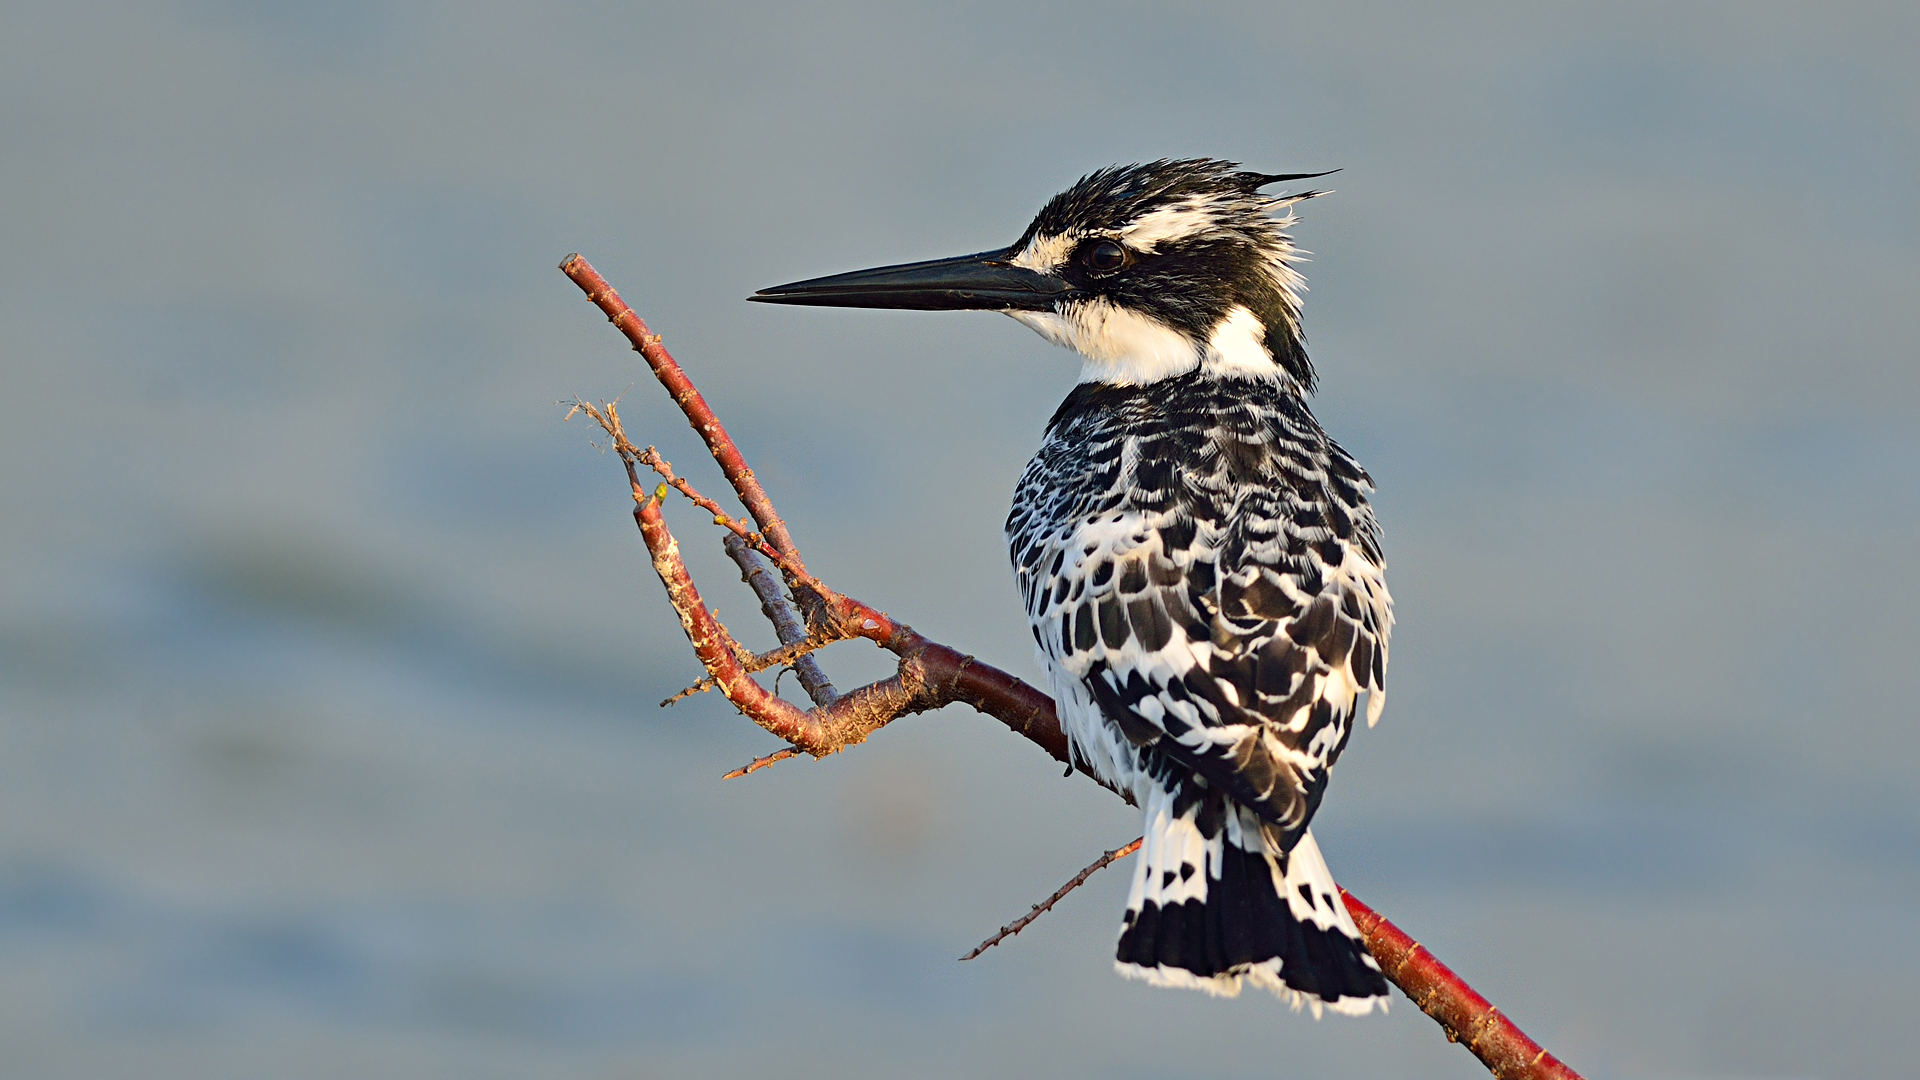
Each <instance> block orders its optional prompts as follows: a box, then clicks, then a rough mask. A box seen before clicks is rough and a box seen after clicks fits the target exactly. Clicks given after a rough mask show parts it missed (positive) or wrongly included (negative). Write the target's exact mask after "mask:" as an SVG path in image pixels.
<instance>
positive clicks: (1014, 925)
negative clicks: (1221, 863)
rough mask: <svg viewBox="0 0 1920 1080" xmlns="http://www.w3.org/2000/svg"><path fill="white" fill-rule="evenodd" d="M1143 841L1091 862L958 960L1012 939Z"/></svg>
mask: <svg viewBox="0 0 1920 1080" xmlns="http://www.w3.org/2000/svg"><path fill="white" fill-rule="evenodd" d="M1145 839H1146V837H1144V836H1143V837H1141V838H1140V840H1135V841H1134V842H1133V843H1131V844H1127V845H1124V846H1122V847H1117V848H1114V849H1113V850H1112V851H1109V852H1107V853H1106V854H1105V855H1102V856H1100V857H1099V858H1097V859H1095V860H1093V865H1092V866H1089V867H1087V868H1086V869H1085V870H1082V871H1080V872H1079V873H1077V874H1075V875H1073V879H1072V880H1071V881H1069V882H1067V883H1066V884H1065V885H1062V886H1060V889H1059V891H1058V892H1055V893H1054V894H1053V895H1052V896H1049V897H1047V898H1046V899H1045V900H1042V901H1040V902H1039V903H1037V904H1035V905H1033V910H1032V911H1029V912H1027V913H1026V914H1025V915H1022V916H1020V917H1019V918H1017V919H1015V920H1013V921H1012V922H1010V923H1008V924H1007V925H1005V926H1003V927H1001V928H1000V932H999V933H997V934H995V935H993V936H992V937H990V938H988V939H987V940H985V941H983V942H981V943H980V944H979V945H978V946H976V947H975V948H974V950H973V951H972V952H970V953H968V954H967V955H965V956H963V957H961V958H960V960H961V962H962V963H965V962H966V961H968V960H971V959H973V958H974V957H976V956H979V955H980V954H981V953H983V952H986V951H987V950H988V949H991V948H993V947H994V946H995V945H998V944H1000V943H1001V942H1002V941H1005V940H1006V939H1008V938H1010V937H1012V936H1013V935H1015V934H1017V933H1019V932H1020V931H1022V930H1025V929H1026V928H1027V927H1028V926H1031V925H1032V924H1033V920H1035V919H1037V918H1039V917H1040V916H1042V915H1045V914H1046V913H1047V912H1049V911H1051V910H1053V905H1055V904H1057V903H1059V902H1060V901H1061V899H1063V898H1064V897H1065V896H1066V895H1067V894H1068V893H1070V892H1072V891H1073V890H1075V889H1077V888H1079V887H1080V886H1082V885H1085V884H1086V883H1087V879H1088V878H1090V877H1092V876H1093V875H1094V873H1095V872H1097V871H1100V870H1104V869H1106V868H1107V867H1108V866H1110V865H1112V864H1113V863H1114V862H1116V861H1118V860H1120V859H1124V858H1126V857H1127V856H1129V855H1131V854H1133V853H1134V852H1136V851H1139V850H1140V842H1141V840H1145Z"/></svg>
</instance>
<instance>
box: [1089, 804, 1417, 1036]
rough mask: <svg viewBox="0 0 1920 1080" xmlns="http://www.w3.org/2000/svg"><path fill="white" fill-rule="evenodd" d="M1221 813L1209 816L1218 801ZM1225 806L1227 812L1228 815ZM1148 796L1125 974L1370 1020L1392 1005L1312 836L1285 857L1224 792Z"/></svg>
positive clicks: (1124, 950) (1122, 963) (1126, 934)
mask: <svg viewBox="0 0 1920 1080" xmlns="http://www.w3.org/2000/svg"><path fill="white" fill-rule="evenodd" d="M1209 803H1211V804H1212V812H1211V813H1209V812H1208V804H1209ZM1222 804H1224V812H1221V808H1222ZM1175 806H1176V797H1175V795H1174V793H1172V792H1167V791H1155V792H1153V794H1152V795H1150V796H1149V797H1148V802H1147V815H1146V816H1147V824H1146V837H1145V843H1143V844H1142V845H1141V847H1140V854H1139V855H1137V856H1135V860H1134V868H1133V891H1132V893H1131V894H1129V896H1128V897H1127V914H1126V918H1125V920H1124V921H1123V922H1122V924H1121V929H1120V948H1119V956H1118V958H1117V959H1116V960H1115V961H1114V967H1115V969H1116V970H1118V971H1119V972H1120V974H1122V975H1125V976H1127V977H1128V978H1134V979H1143V980H1145V981H1147V982H1149V983H1152V984H1153V985H1155V986H1178V987H1185V988H1187V989H1191V990H1204V991H1206V992H1207V993H1209V994H1216V995H1223V996H1226V997H1232V996H1234V995H1237V994H1238V993H1240V987H1241V985H1242V984H1243V983H1251V984H1253V985H1254V986H1258V987H1262V988H1264V989H1267V990H1270V991H1272V992H1273V993H1274V994H1275V995H1276V996H1278V997H1280V998H1281V999H1283V1000H1286V1001H1288V1002H1289V1003H1290V1004H1292V1005H1293V1007H1294V1008H1295V1009H1298V1008H1300V1007H1301V1006H1302V1005H1305V1006H1307V1007H1309V1008H1311V1009H1312V1010H1313V1014H1314V1016H1316V1017H1317V1016H1319V1015H1320V1011H1321V1010H1322V1009H1332V1010H1333V1011H1335V1012H1339V1013H1346V1014H1348V1015H1351V1016H1360V1015H1364V1014H1366V1013H1368V1012H1370V1011H1372V1009H1373V1007H1374V1005H1375V1004H1376V1003H1377V1004H1378V1005H1379V1006H1380V1008H1381V1010H1382V1011H1383V1012H1384V1011H1385V1010H1386V1007H1387V982H1386V979H1385V978H1383V977H1382V976H1381V974H1380V966H1379V965H1378V964H1376V963H1374V960H1373V956H1372V955H1371V954H1369V953H1368V952H1367V948H1366V946H1365V945H1364V944H1363V943H1362V942H1361V939H1360V931H1359V929H1358V928H1356V927H1355V926H1354V925H1353V918H1352V916H1350V915H1348V914H1347V907H1346V905H1345V904H1344V903H1342V902H1341V900H1340V890H1339V887H1338V886H1336V885H1335V884H1334V883H1333V875H1332V874H1331V873H1329V872H1328V871H1327V864H1326V862H1325V860H1323V859H1321V857H1320V848H1319V845H1317V844H1315V843H1314V842H1313V834H1312V833H1311V832H1308V833H1305V834H1303V835H1302V836H1301V837H1300V839H1299V842H1298V843H1296V844H1295V845H1294V847H1293V850H1292V851H1290V852H1282V851H1280V850H1278V847H1277V846H1276V845H1275V844H1274V843H1273V842H1272V841H1271V840H1270V839H1269V837H1268V834H1267V831H1266V830H1263V829H1262V828H1261V827H1260V822H1259V819H1258V818H1256V817H1255V816H1254V815H1253V813H1252V812H1251V811H1248V810H1245V809H1243V808H1241V807H1239V806H1238V805H1236V804H1234V803H1233V802H1231V801H1227V800H1223V799H1221V798H1219V797H1218V796H1215V797H1214V798H1212V799H1209V800H1202V801H1201V802H1199V803H1193V802H1187V804H1186V805H1184V806H1182V807H1180V809H1182V810H1183V811H1184V812H1183V813H1181V814H1179V815H1176V814H1175V813H1174V810H1175Z"/></svg>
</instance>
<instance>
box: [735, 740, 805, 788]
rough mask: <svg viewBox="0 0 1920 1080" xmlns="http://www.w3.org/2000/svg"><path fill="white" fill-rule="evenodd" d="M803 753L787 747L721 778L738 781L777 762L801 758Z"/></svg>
mask: <svg viewBox="0 0 1920 1080" xmlns="http://www.w3.org/2000/svg"><path fill="white" fill-rule="evenodd" d="M801 753H802V751H799V750H796V749H794V748H793V747H791V746H789V747H787V748H786V749H785V750H775V751H774V752H773V753H771V754H768V755H767V756H766V757H759V758H754V759H753V760H752V761H749V762H747V763H746V764H745V765H742V766H740V767H739V768H737V769H735V770H733V771H732V772H730V773H728V774H727V775H725V776H723V777H721V778H720V779H722V780H738V779H740V778H741V777H743V776H745V775H747V774H748V773H750V772H754V771H756V770H758V769H764V768H766V767H767V766H769V765H771V764H773V763H774V762H776V761H785V760H787V759H788V758H790V757H799V756H800V754H801Z"/></svg>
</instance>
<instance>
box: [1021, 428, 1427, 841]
mask: <svg viewBox="0 0 1920 1080" xmlns="http://www.w3.org/2000/svg"><path fill="white" fill-rule="evenodd" d="M1121 443H1122V445H1120V446H1119V447H1118V451H1119V452H1118V454H1117V458H1118V461H1117V464H1118V466H1119V467H1118V469H1117V475H1115V476H1114V477H1113V479H1112V486H1110V487H1108V488H1107V492H1108V494H1107V495H1106V496H1104V497H1103V496H1094V497H1093V498H1091V499H1090V500H1089V501H1086V502H1085V503H1084V506H1085V507H1086V509H1088V510H1091V511H1100V510H1104V511H1105V512H1103V513H1100V512H1096V513H1088V514H1084V515H1077V524H1076V525H1075V526H1074V527H1072V528H1070V529H1068V530H1065V532H1064V534H1063V535H1060V536H1059V540H1060V541H1061V542H1059V543H1056V544H1051V545H1046V546H1045V547H1046V551H1045V556H1046V557H1045V560H1044V561H1045V562H1046V563H1049V564H1051V566H1044V565H1041V566H1035V567H1034V568H1033V571H1036V572H1029V573H1030V574H1031V577H1032V579H1033V580H1032V583H1031V584H1027V589H1028V611H1029V613H1030V614H1031V615H1032V616H1033V620H1034V625H1035V631H1036V637H1038V638H1039V640H1040V645H1041V648H1042V649H1043V650H1044V651H1045V652H1047V653H1048V654H1049V656H1050V658H1051V659H1052V660H1053V661H1054V663H1056V664H1057V665H1059V666H1060V667H1061V668H1062V669H1063V670H1064V671H1066V672H1070V673H1071V674H1073V675H1074V676H1077V677H1078V678H1079V679H1081V680H1082V681H1083V682H1084V683H1085V685H1086V687H1087V689H1088V690H1089V692H1090V693H1091V695H1092V697H1093V700H1094V702H1095V703H1096V704H1097V705H1098V706H1099V708H1100V711H1101V713H1102V714H1103V715H1104V716H1105V717H1106V718H1107V720H1108V721H1109V722H1110V723H1112V724H1113V725H1115V726H1116V727H1117V728H1118V730H1119V732H1120V733H1121V734H1122V735H1123V736H1125V738H1126V739H1128V740H1129V741H1131V742H1132V743H1133V744H1134V745H1136V746H1152V747H1155V748H1157V749H1158V751H1159V752H1160V753H1161V754H1163V755H1165V757H1166V758H1168V759H1170V761H1171V762H1173V763H1176V764H1178V765H1181V766H1184V767H1185V768H1186V769H1187V770H1190V771H1191V773H1192V774H1194V775H1196V776H1198V777H1199V778H1201V779H1203V780H1204V781H1206V782H1207V784H1208V785H1209V786H1215V787H1217V788H1219V789H1221V790H1224V791H1225V792H1227V793H1228V794H1230V795H1231V796H1232V797H1233V798H1234V799H1236V800H1237V801H1239V802H1241V803H1243V804H1245V805H1246V806H1248V807H1249V808H1251V809H1253V810H1254V811H1255V812H1256V813H1258V814H1259V815H1260V816H1261V817H1262V818H1265V819H1266V820H1267V821H1269V822H1271V823H1272V824H1273V825H1275V826H1277V827H1278V828H1279V830H1280V834H1281V839H1282V840H1283V842H1284V845H1285V846H1286V847H1288V848H1290V847H1291V846H1292V842H1293V839H1294V838H1296V837H1297V836H1298V835H1299V833H1300V832H1302V831H1303V830H1305V828H1306V826H1307V822H1308V821H1309V820H1310V819H1311V818H1312V816H1313V812H1314V810H1315V809H1316V808H1317V807H1318V805H1319V801H1320V795H1321V793H1322V792H1323V791H1324V789H1325V785H1326V779H1327V772H1328V769H1329V768H1330V767H1331V766H1332V765H1333V763H1334V761H1335V760H1336V759H1337V758H1338V757H1339V755H1340V751H1341V750H1342V749H1343V748H1344V746H1345V744H1346V739H1347V735H1348V733H1349V731H1350V721H1351V720H1352V717H1353V713H1354V707H1355V703H1356V698H1357V695H1358V694H1359V693H1360V692H1362V691H1367V692H1369V694H1370V697H1369V701H1368V706H1369V708H1368V712H1369V714H1370V715H1369V719H1370V720H1371V719H1373V718H1375V717H1377V716H1378V713H1379V708H1380V706H1381V704H1382V703H1383V702H1384V689H1385V672H1386V660H1387V639H1388V634H1389V631H1390V628H1391V624H1392V611H1391V601H1390V600H1389V598H1388V595H1387V591H1386V584H1385V581H1384V578H1383V576H1382V560H1381V558H1380V551H1379V543H1378V537H1377V534H1376V531H1375V526H1374V523H1373V518H1372V513H1371V511H1370V510H1369V509H1368V507H1367V505H1366V501H1365V493H1366V491H1368V490H1369V489H1370V487H1371V485H1370V484H1369V482H1368V480H1367V477H1366V474H1365V473H1364V472H1362V471H1361V470H1360V469H1359V467H1358V466H1357V465H1355V464H1354V463H1353V461H1352V459H1351V458H1350V457H1348V456H1347V455H1346V453H1345V452H1344V451H1343V450H1341V449H1340V448H1339V447H1338V446H1337V445H1335V444H1333V443H1332V442H1331V440H1329V439H1327V438H1326V436H1325V435H1324V434H1323V433H1321V432H1320V430H1319V428H1318V426H1317V425H1315V424H1314V423H1313V421H1312V419H1311V417H1310V416H1305V415H1304V411H1303V412H1302V416H1301V417H1300V418H1298V419H1297V420H1296V418H1294V417H1290V416H1288V415H1287V413H1286V412H1285V410H1275V409H1273V408H1270V407H1268V408H1262V407H1257V406H1253V405H1247V406H1245V407H1243V408H1240V409H1235V410H1229V411H1227V412H1226V413H1223V414H1219V415H1217V416H1216V417H1215V418H1214V419H1213V421H1212V426H1211V427H1210V428H1209V429H1208V430H1205V431H1188V432H1184V433H1182V432H1177V431H1169V432H1164V433H1160V434H1154V433H1147V434H1144V435H1136V436H1130V437H1129V438H1127V439H1125V440H1121ZM1096 486H1098V485H1096ZM1115 494H1118V495H1120V496H1121V497H1120V498H1117V499H1115V498H1112V497H1111V496H1112V495H1115ZM1044 570H1051V573H1046V574H1041V573H1037V571H1044ZM1022 580H1023V584H1024V583H1027V581H1028V575H1027V574H1023V575H1022Z"/></svg>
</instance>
